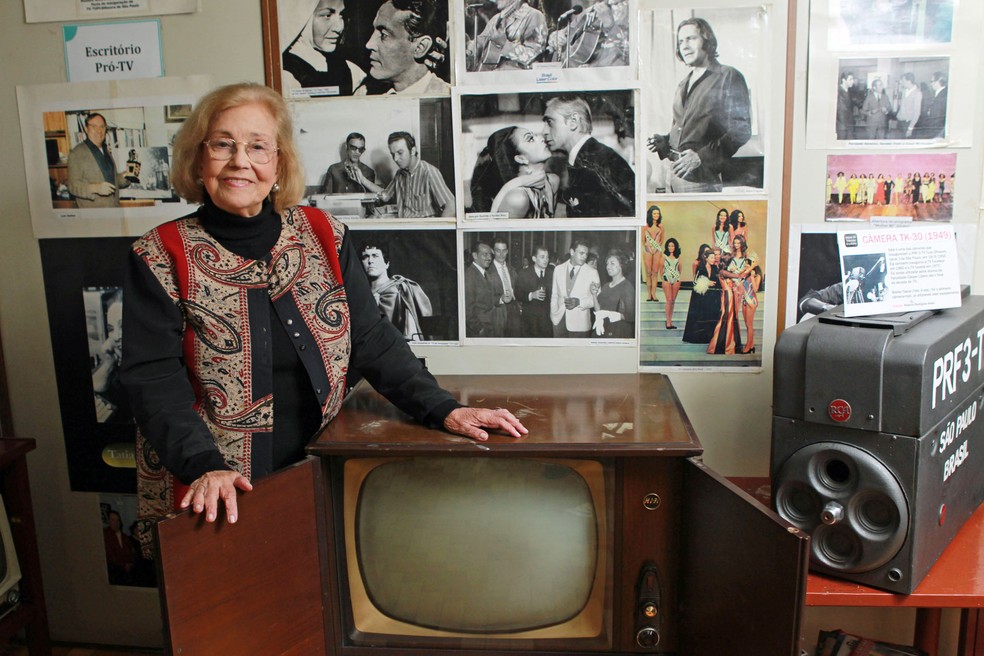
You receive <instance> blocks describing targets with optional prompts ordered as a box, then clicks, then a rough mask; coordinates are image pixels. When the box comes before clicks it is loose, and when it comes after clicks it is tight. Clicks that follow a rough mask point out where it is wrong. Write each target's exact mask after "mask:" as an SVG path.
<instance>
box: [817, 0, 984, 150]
mask: <svg viewBox="0 0 984 656" xmlns="http://www.w3.org/2000/svg"><path fill="white" fill-rule="evenodd" d="M809 12H810V21H809V25H810V35H809V53H808V57H809V61H808V66H809V75H808V76H807V97H808V98H809V103H808V104H807V107H806V110H807V122H806V145H807V147H808V148H857V147H859V146H863V147H865V148H874V147H899V146H900V145H902V144H903V143H904V144H905V146H906V147H948V148H952V147H970V146H971V144H972V142H973V136H974V134H973V130H974V126H975V125H976V117H975V116H974V107H975V100H974V94H975V89H977V85H978V81H979V80H980V72H979V70H978V69H979V67H978V66H977V65H976V58H974V57H968V56H965V55H964V52H965V51H968V50H969V49H972V48H974V47H975V44H976V43H977V42H978V41H979V35H978V34H977V32H979V27H980V25H981V21H982V20H984V5H982V4H981V3H979V2H960V3H957V2H953V1H952V0H940V1H938V2H937V1H934V2H917V1H915V0H892V1H891V2H883V1H882V0H821V1H820V2H812V3H810V7H809ZM951 83H952V84H951ZM883 97H884V99H883Z"/></svg>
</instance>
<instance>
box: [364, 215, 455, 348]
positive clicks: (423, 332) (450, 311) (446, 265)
mask: <svg viewBox="0 0 984 656" xmlns="http://www.w3.org/2000/svg"><path fill="white" fill-rule="evenodd" d="M351 238H352V243H353V245H354V246H355V252H356V254H357V255H358V257H359V261H360V262H361V263H362V268H363V270H364V271H365V272H366V276H367V277H368V278H369V284H370V285H371V287H372V295H373V297H374V298H375V299H376V303H377V304H378V305H379V309H380V311H381V312H382V313H383V314H385V315H386V318H387V319H389V320H390V322H391V323H393V325H395V326H396V327H397V328H398V329H399V330H400V332H402V333H403V335H404V337H405V338H406V340H407V341H408V342H411V343H418V342H456V341H458V285H457V281H458V265H459V260H460V258H458V257H457V238H456V236H455V231H454V230H453V229H446V230H445V229H436V230H401V229H398V228H395V227H393V226H390V227H388V228H369V229H365V228H364V229H358V230H353V231H352V234H351Z"/></svg>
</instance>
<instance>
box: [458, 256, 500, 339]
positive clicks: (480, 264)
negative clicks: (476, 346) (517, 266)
mask: <svg viewBox="0 0 984 656" xmlns="http://www.w3.org/2000/svg"><path fill="white" fill-rule="evenodd" d="M470 252H471V263H470V264H468V265H467V266H466V267H465V336H466V337H502V336H503V333H504V332H505V327H506V308H505V306H504V304H503V302H502V285H501V282H498V283H497V281H498V276H496V275H495V272H494V271H489V266H491V264H492V247H491V246H489V245H488V244H486V243H485V242H482V241H476V242H475V243H474V244H472V247H471V251H470Z"/></svg>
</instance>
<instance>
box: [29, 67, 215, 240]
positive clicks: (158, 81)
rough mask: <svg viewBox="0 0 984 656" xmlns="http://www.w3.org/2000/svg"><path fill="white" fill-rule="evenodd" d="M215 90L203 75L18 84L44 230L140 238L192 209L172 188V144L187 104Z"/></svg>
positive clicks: (38, 232) (34, 210)
mask: <svg viewBox="0 0 984 656" xmlns="http://www.w3.org/2000/svg"><path fill="white" fill-rule="evenodd" d="M210 86H211V82H210V80H209V78H207V77H204V76H194V77H189V78H154V79H147V80H119V81H115V82H78V83H74V84H43V85H34V86H20V87H17V105H18V109H19V113H20V126H21V134H22V138H23V143H24V166H25V170H26V172H27V190H28V199H29V202H30V207H31V222H32V225H33V227H34V235H35V236H36V237H38V238H51V237H113V236H120V235H140V234H143V233H144V232H146V231H147V230H150V229H151V228H153V227H154V226H156V225H158V224H160V223H162V222H164V221H166V220H169V219H173V218H177V217H179V216H182V215H184V214H188V213H189V212H191V211H192V208H191V206H189V205H188V204H187V203H185V202H184V201H183V200H182V199H180V198H178V197H177V196H176V195H175V194H174V192H173V190H172V189H171V182H170V168H171V164H172V162H171V143H172V140H173V139H174V136H175V134H176V133H177V131H178V130H179V129H180V127H181V125H182V121H183V119H180V118H179V117H180V116H181V114H182V111H183V110H182V109H180V108H183V107H190V106H191V105H192V104H194V102H195V101H196V100H197V99H198V98H199V97H200V96H201V95H203V94H204V93H206V92H207V90H208V89H209V87H210ZM97 154H98V155H99V157H97Z"/></svg>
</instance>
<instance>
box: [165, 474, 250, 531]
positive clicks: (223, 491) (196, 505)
mask: <svg viewBox="0 0 984 656" xmlns="http://www.w3.org/2000/svg"><path fill="white" fill-rule="evenodd" d="M236 489H240V490H242V491H243V492H249V491H250V490H252V489H253V485H252V483H250V482H249V480H248V479H247V478H246V477H245V476H243V475H242V474H240V473H239V472H237V471H230V470H224V469H221V470H217V471H210V472H206V473H204V474H202V475H201V476H200V477H199V478H197V479H195V481H194V482H193V483H192V484H191V487H190V488H189V489H188V491H187V492H186V493H185V495H184V497H183V498H182V499H181V504H180V507H181V508H187V507H188V506H191V509H192V511H193V512H194V513H195V514H200V513H201V512H202V511H204V512H205V521H206V522H214V521H215V520H216V518H217V517H218V516H219V499H221V500H222V502H223V504H224V505H225V511H226V519H228V520H229V523H230V524H235V523H236V520H238V519H239V509H238V507H237V504H236Z"/></svg>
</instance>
